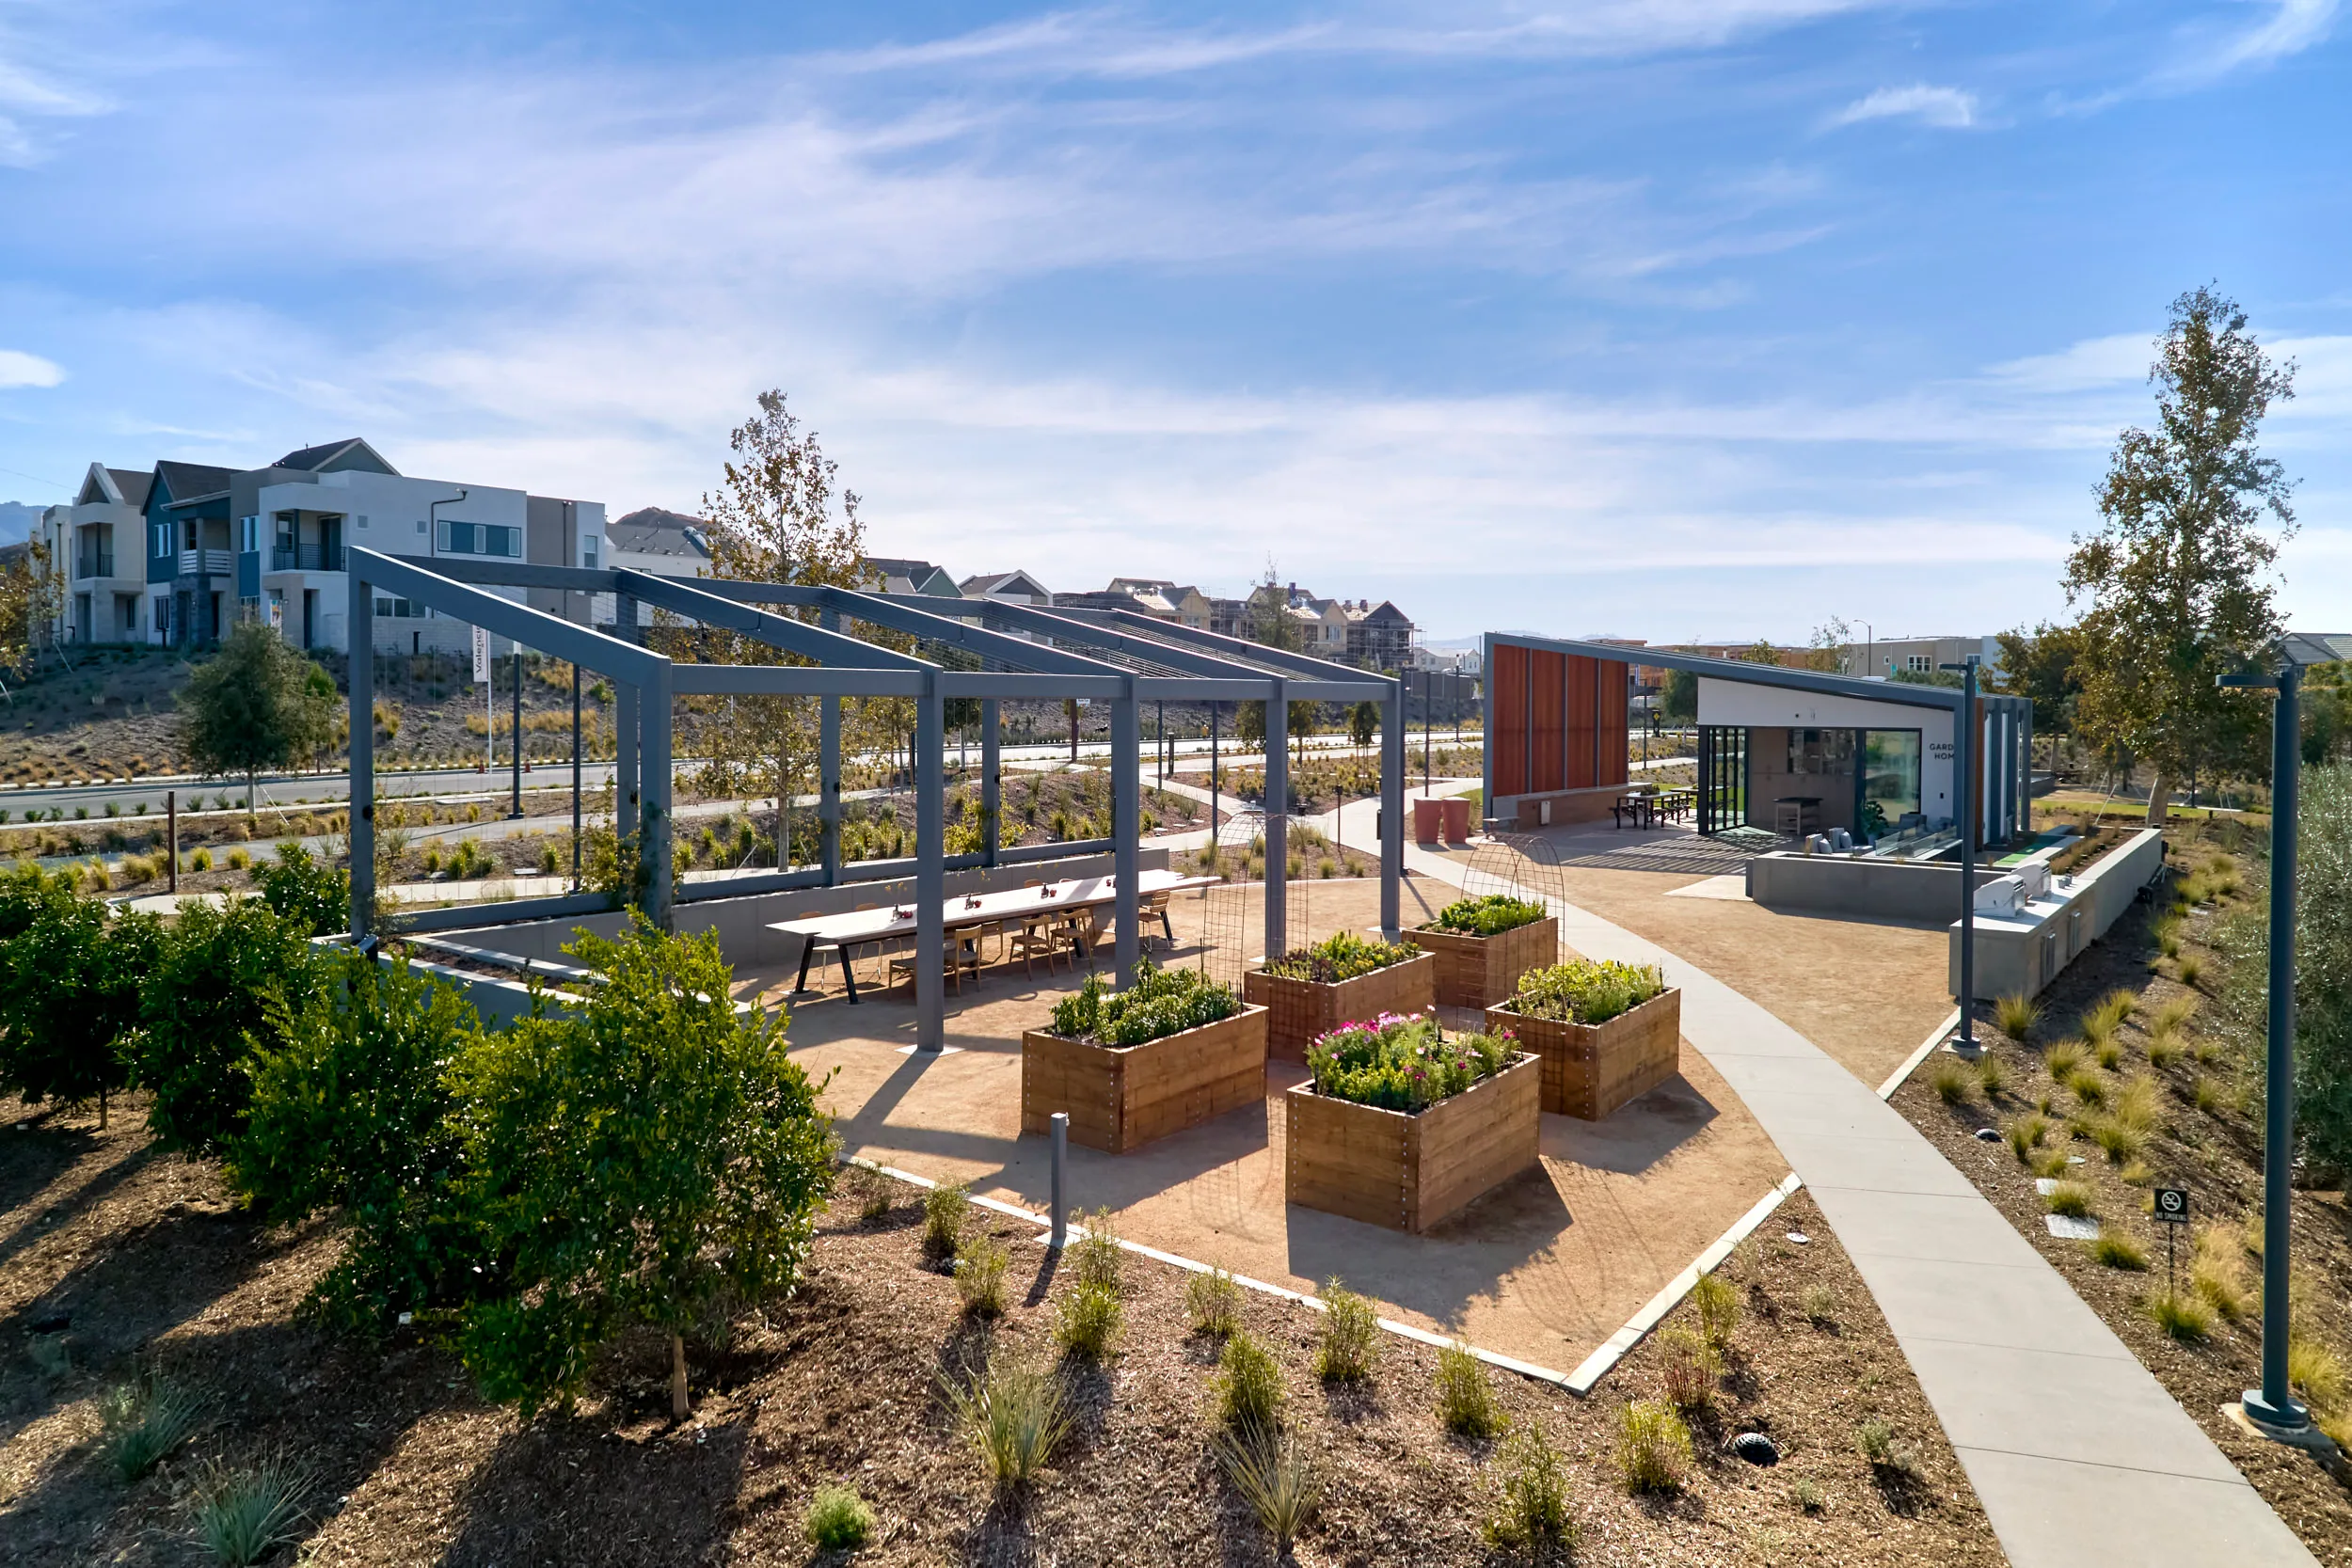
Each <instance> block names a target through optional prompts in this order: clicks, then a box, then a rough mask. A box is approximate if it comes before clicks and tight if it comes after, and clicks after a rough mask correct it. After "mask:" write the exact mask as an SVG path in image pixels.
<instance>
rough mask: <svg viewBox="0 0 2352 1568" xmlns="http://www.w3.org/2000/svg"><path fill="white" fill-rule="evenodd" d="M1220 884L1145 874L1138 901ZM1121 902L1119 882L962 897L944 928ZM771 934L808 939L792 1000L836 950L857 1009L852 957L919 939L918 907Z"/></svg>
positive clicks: (819, 919)
mask: <svg viewBox="0 0 2352 1568" xmlns="http://www.w3.org/2000/svg"><path fill="white" fill-rule="evenodd" d="M1214 882H1216V878H1215V877H1186V876H1182V875H1180V874H1178V873H1176V872H1173V871H1146V872H1143V873H1142V874H1140V875H1139V876H1137V877H1136V900H1137V902H1138V903H1140V902H1141V901H1142V900H1143V899H1145V898H1149V897H1152V895H1156V894H1162V893H1182V892H1184V891H1186V890H1188V889H1191V888H1199V887H1208V886H1210V885H1211V884H1212V883H1214ZM1118 901H1119V887H1118V879H1116V878H1112V877H1078V878H1073V879H1068V880H1065V881H1059V882H1047V883H1045V884H1043V885H1042V886H1040V887H1016V888H1006V889H1004V890H1003V891H1002V892H998V893H973V894H962V895H958V896H956V897H953V898H950V899H948V900H947V902H946V908H945V909H944V910H943V911H941V923H942V925H943V927H945V929H946V932H948V933H949V934H950V935H952V934H953V933H954V932H957V931H967V930H971V929H973V928H974V927H982V926H996V925H1009V924H1013V923H1016V922H1019V921H1024V920H1028V919H1031V918H1034V917H1035V916H1038V915H1041V914H1052V913H1056V912H1058V911H1064V910H1098V909H1102V908H1104V907H1105V906H1107V905H1111V904H1115V903H1117V902H1118ZM768 928H769V929H770V930H771V931H782V932H785V933H786V934H787V935H790V936H797V937H801V938H803V944H802V947H801V973H800V976H799V978H798V979H796V980H795V981H794V982H793V985H792V994H793V995H795V996H804V995H806V994H807V993H808V966H809V962H810V960H811V959H813V958H815V957H816V956H817V954H818V951H819V950H820V949H823V948H831V949H833V950H834V952H835V953H837V954H838V955H840V958H841V982H842V984H843V985H844V986H845V987H846V988H848V990H849V993H850V1001H851V1002H852V1003H854V1002H855V1001H857V977H856V975H854V974H851V973H850V953H851V951H852V950H853V949H855V948H859V947H869V946H873V945H876V944H878V943H881V942H896V941H897V940H898V939H899V938H900V937H911V936H913V935H914V930H915V909H914V905H913V904H898V905H893V906H891V907H889V908H886V909H874V910H851V911H849V912H847V913H845V914H818V915H810V916H808V917H806V918H805V919H801V920H778V921H774V922H771V924H770V925H769V927H768ZM1078 950H1079V952H1080V953H1081V954H1082V955H1083V954H1084V953H1085V951H1086V947H1085V944H1084V942H1083V941H1081V942H1080V943H1079V948H1078Z"/></svg>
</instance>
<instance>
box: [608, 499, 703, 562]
mask: <svg viewBox="0 0 2352 1568" xmlns="http://www.w3.org/2000/svg"><path fill="white" fill-rule="evenodd" d="M604 532H605V537H606V538H608V539H610V540H612V547H613V548H614V549H615V550H628V551H629V552H630V553H632V554H635V555H675V556H687V557H691V558H692V559H694V560H697V561H707V560H708V559H710V544H709V539H710V525H709V524H708V523H707V522H706V521H704V520H703V519H702V518H700V517H690V516H688V515H686V514H685V513H683V512H670V511H665V510H664V509H663V508H661V507H659V506H641V507H639V508H638V509H637V510H636V511H634V512H632V513H630V514H628V515H627V516H625V517H615V518H613V519H612V521H611V522H609V523H607V524H605V525H604Z"/></svg>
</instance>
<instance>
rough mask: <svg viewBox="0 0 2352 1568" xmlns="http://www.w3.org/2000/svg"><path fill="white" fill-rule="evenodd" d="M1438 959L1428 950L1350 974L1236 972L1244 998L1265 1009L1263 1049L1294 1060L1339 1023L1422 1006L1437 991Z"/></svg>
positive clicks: (1423, 1009)
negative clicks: (1335, 977)
mask: <svg viewBox="0 0 2352 1568" xmlns="http://www.w3.org/2000/svg"><path fill="white" fill-rule="evenodd" d="M1437 973H1438V960H1437V959H1436V958H1433V957H1432V956H1431V955H1429V954H1427V953H1423V954H1422V956H1421V957H1420V958H1407V959H1406V960H1405V961H1404V962H1403V963H1394V964H1391V965H1389V966H1388V968H1386V969H1375V970H1374V971H1373V972H1372V973H1371V974H1359V975H1357V976H1356V978H1354V979H1353V980H1339V981H1333V982H1326V981H1322V980H1293V979H1290V978H1288V977H1287V976H1284V975H1280V974H1267V973H1266V972H1265V971H1264V970H1263V969H1253V970H1251V971H1249V973H1248V974H1244V975H1243V976H1242V977H1241V994H1242V1000H1243V1001H1245V1002H1254V1003H1258V1004H1261V1005H1263V1006H1264V1007H1265V1008H1266V1010H1267V1014H1268V1017H1267V1020H1266V1053H1267V1054H1268V1055H1273V1056H1280V1057H1283V1058H1284V1059H1286V1060H1289V1061H1294V1062H1303V1061H1305V1060H1306V1059H1307V1047H1308V1046H1309V1045H1310V1044H1311V1043H1312V1042H1313V1041H1314V1039H1315V1037H1317V1036H1320V1035H1327V1034H1329V1033H1330V1032H1331V1031H1332V1030H1334V1029H1336V1028H1338V1027H1339V1026H1340V1025H1341V1024H1343V1023H1354V1022H1359V1021H1361V1020H1370V1019H1375V1018H1378V1017H1379V1016H1380V1015H1381V1014H1382V1013H1419V1012H1426V1011H1428V1009H1429V1004H1431V1003H1432V1002H1435V1001H1436V1000H1437V999H1438V997H1437Z"/></svg>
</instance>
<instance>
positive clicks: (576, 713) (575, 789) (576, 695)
mask: <svg viewBox="0 0 2352 1568" xmlns="http://www.w3.org/2000/svg"><path fill="white" fill-rule="evenodd" d="M566 504H569V503H566ZM572 891H573V892H574V893H578V892H579V891H580V665H579V663H578V662H577V661H575V662H574V663H573V665H572Z"/></svg>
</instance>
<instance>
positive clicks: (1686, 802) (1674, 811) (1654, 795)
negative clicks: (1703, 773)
mask: <svg viewBox="0 0 2352 1568" xmlns="http://www.w3.org/2000/svg"><path fill="white" fill-rule="evenodd" d="M1697 803H1698V791H1697V790H1695V789H1661V788H1660V787H1659V786H1658V785H1656V784H1635V785H1633V786H1631V787H1630V788H1629V789H1628V790H1627V791H1626V792H1625V793H1624V794H1623V795H1620V796H1618V797H1617V802H1616V804H1614V805H1613V806H1611V807H1610V808H1609V815H1610V816H1611V817H1612V818H1613V819H1614V820H1615V823H1616V825H1617V826H1618V827H1620V828H1622V827H1624V826H1625V825H1626V821H1627V819H1628V818H1630V819H1631V820H1632V823H1633V825H1634V826H1635V827H1637V828H1654V827H1656V826H1658V819H1659V818H1660V817H1661V816H1662V817H1664V818H1665V819H1666V820H1667V821H1669V822H1675V821H1679V820H1681V818H1682V816H1684V815H1685V814H1686V813H1688V812H1689V811H1690V810H1691V809H1692V807H1693V806H1695V805H1696V804H1697Z"/></svg>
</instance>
